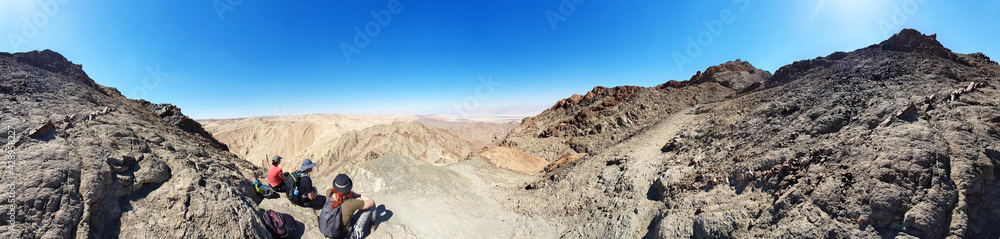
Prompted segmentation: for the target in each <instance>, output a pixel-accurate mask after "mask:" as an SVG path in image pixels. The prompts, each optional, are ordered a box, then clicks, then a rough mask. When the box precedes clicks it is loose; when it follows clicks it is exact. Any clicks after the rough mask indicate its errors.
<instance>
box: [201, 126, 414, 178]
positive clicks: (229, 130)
mask: <svg viewBox="0 0 1000 239" xmlns="http://www.w3.org/2000/svg"><path fill="white" fill-rule="evenodd" d="M417 119H418V118H417V117H415V116H410V115H401V114H392V115H347V114H311V115H291V116H276V117H254V118H245V119H226V120H205V121H202V123H203V124H205V129H206V130H207V131H208V132H210V133H212V135H214V136H215V137H216V138H218V139H219V141H221V142H222V143H225V144H226V145H229V146H230V148H231V150H230V151H232V152H233V153H235V154H236V155H238V156H240V158H243V159H246V160H248V161H250V162H252V163H254V165H258V166H261V167H267V165H269V164H270V161H271V159H270V157H268V156H271V155H276V154H277V155H281V156H282V157H284V158H285V162H283V163H282V164H281V165H280V166H281V167H282V168H283V169H285V170H286V171H294V169H297V168H298V166H299V165H301V162H302V160H303V159H306V158H309V159H313V160H316V159H320V158H321V157H325V156H327V155H330V154H331V153H332V152H333V151H332V148H333V145H335V144H336V143H337V141H338V140H340V137H341V136H342V135H343V134H345V133H347V132H350V131H357V130H362V129H365V128H368V127H371V126H375V125H380V124H391V123H393V122H410V121H414V120H417Z"/></svg>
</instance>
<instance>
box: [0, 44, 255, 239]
mask: <svg viewBox="0 0 1000 239" xmlns="http://www.w3.org/2000/svg"><path fill="white" fill-rule="evenodd" d="M148 105H150V104H148V103H147V102H140V101H135V100H129V99H126V98H125V97H124V96H122V95H121V94H120V93H119V92H118V91H117V90H115V89H114V88H108V87H104V86H100V85H98V84H96V83H95V82H94V81H93V80H91V79H90V78H89V77H88V76H87V75H86V73H84V72H83V70H82V68H81V66H79V65H75V64H73V63H71V62H69V61H68V60H66V59H65V58H64V57H63V56H61V55H59V54H58V53H55V52H52V51H49V50H46V51H34V52H28V53H16V54H9V53H0V112H3V117H2V118H0V125H2V126H3V127H4V129H5V130H4V132H5V133H4V136H5V138H7V139H8V140H7V143H6V144H5V149H6V152H9V153H10V155H12V156H13V158H14V159H13V165H12V166H11V167H12V168H7V167H5V170H13V171H12V172H4V173H3V177H2V178H3V179H2V180H3V181H2V182H0V183H2V184H3V185H9V184H10V185H12V187H11V189H12V190H0V198H4V200H2V201H0V207H3V208H5V209H6V208H8V207H13V208H15V209H16V212H15V215H14V217H15V218H16V219H15V224H16V225H14V226H13V228H11V229H9V230H3V231H0V237H5V238H70V237H78V238H115V237H125V238H157V237H174V238H189V237H195V238H198V237H212V238H247V237H269V235H267V232H266V231H265V230H264V229H263V227H262V226H261V222H260V221H259V219H258V217H257V216H256V214H257V211H256V206H255V205H256V203H255V202H254V197H253V195H254V192H253V191H252V187H251V186H250V184H249V182H248V181H247V180H246V178H249V177H250V175H243V173H247V174H249V172H250V171H252V170H255V169H256V168H255V167H253V166H252V165H250V164H249V163H247V162H246V161H244V160H240V159H238V158H236V156H235V155H233V154H231V153H229V152H225V151H224V150H220V148H219V146H220V145H218V144H216V143H217V142H216V141H214V140H213V139H212V138H211V137H207V135H205V134H203V133H194V134H192V133H191V129H197V128H200V126H198V125H197V123H194V122H191V121H190V120H189V119H187V117H184V116H183V115H182V114H180V111H179V110H178V109H176V108H172V109H170V111H171V113H170V114H169V115H166V116H165V114H164V113H163V112H159V113H157V112H153V111H151V110H150V109H149V108H148V107H147V106H148ZM170 115H172V116H173V117H174V119H178V120H179V121H174V122H171V121H168V120H171V119H170V117H168V116H170ZM163 117H166V118H167V119H165V118H163ZM185 119H187V120H185ZM178 122H180V124H178ZM46 125H48V127H45V126H46ZM180 127H184V128H180ZM8 129H9V130H8ZM10 131H13V133H10ZM195 132H197V131H195ZM29 135H30V136H29ZM199 135H200V136H199ZM8 173H10V174H8ZM5 188H7V187H6V186H5ZM7 199H13V203H12V204H11V203H10V201H8V200H7ZM258 200H259V199H258ZM5 211H6V210H5ZM5 218H6V217H5ZM0 224H2V226H3V227H4V228H8V227H7V226H9V224H8V222H7V220H3V221H2V222H0Z"/></svg>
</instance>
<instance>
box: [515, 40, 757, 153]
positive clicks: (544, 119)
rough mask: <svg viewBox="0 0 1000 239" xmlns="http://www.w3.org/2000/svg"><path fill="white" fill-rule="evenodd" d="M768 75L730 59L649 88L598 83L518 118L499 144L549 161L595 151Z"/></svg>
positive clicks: (734, 91) (755, 84) (727, 95)
mask: <svg viewBox="0 0 1000 239" xmlns="http://www.w3.org/2000/svg"><path fill="white" fill-rule="evenodd" d="M770 76H771V74H770V73H769V72H767V71H764V70H760V69H756V68H754V67H753V66H752V65H750V63H747V62H745V61H740V60H736V61H731V62H727V63H725V64H722V65H719V66H713V67H710V68H708V69H706V70H705V73H700V72H699V74H697V75H695V76H693V77H691V80H690V81H686V82H668V83H665V84H663V85H660V86H656V87H652V88H644V87H636V86H620V87H614V88H605V87H600V86H598V87H595V88H594V89H593V90H591V91H590V92H588V93H587V94H586V95H582V96H581V95H573V96H571V97H569V98H566V99H563V100H561V101H559V102H557V103H556V105H555V106H553V107H552V108H550V109H548V110H546V111H545V112H542V113H541V114H539V115H538V116H535V117H529V118H526V119H524V120H523V122H522V123H521V126H519V127H518V128H516V129H514V131H513V132H511V134H510V135H509V136H508V137H507V138H506V139H505V141H504V143H503V144H504V145H506V146H509V147H512V148H517V149H520V150H522V151H524V152H527V153H530V154H534V155H537V156H540V157H542V158H545V159H546V160H548V161H550V162H551V161H555V160H556V159H558V158H560V157H562V156H564V155H567V154H575V153H588V154H596V153H598V152H600V151H601V150H603V149H604V148H607V147H609V146H611V145H614V144H616V143H618V142H621V141H622V140H624V139H627V138H629V137H632V136H633V135H635V134H636V133H638V132H642V131H643V130H644V129H645V128H647V127H650V126H652V125H653V124H656V123H658V122H660V121H661V120H662V119H663V118H664V117H666V116H668V115H671V114H674V113H676V112H678V111H680V110H683V109H687V108H689V107H692V106H694V105H698V104H707V103H714V102H718V101H721V100H723V99H725V98H726V97H730V96H732V95H734V94H736V93H737V92H739V91H741V90H747V89H753V88H756V87H760V85H761V84H763V83H764V81H765V80H767V79H768V78H769V77H770Z"/></svg>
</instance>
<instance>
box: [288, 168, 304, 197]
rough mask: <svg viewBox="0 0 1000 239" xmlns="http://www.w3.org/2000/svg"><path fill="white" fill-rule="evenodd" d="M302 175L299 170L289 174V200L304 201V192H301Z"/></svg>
mask: <svg viewBox="0 0 1000 239" xmlns="http://www.w3.org/2000/svg"><path fill="white" fill-rule="evenodd" d="M300 178H302V175H301V174H299V172H298V171H295V172H291V173H289V174H288V182H287V183H288V189H287V190H285V195H286V196H288V200H289V201H292V202H293V203H299V201H302V193H299V179H300Z"/></svg>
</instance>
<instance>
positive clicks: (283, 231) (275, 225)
mask: <svg viewBox="0 0 1000 239" xmlns="http://www.w3.org/2000/svg"><path fill="white" fill-rule="evenodd" d="M261 219H263V221H264V226H265V227H267V230H268V231H270V232H271V233H272V234H273V236H275V237H287V236H288V235H291V234H292V233H293V232H295V230H297V229H298V225H296V223H295V218H292V215H288V214H284V213H278V212H275V211H274V210H270V209H268V210H267V211H265V212H264V215H261Z"/></svg>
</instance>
